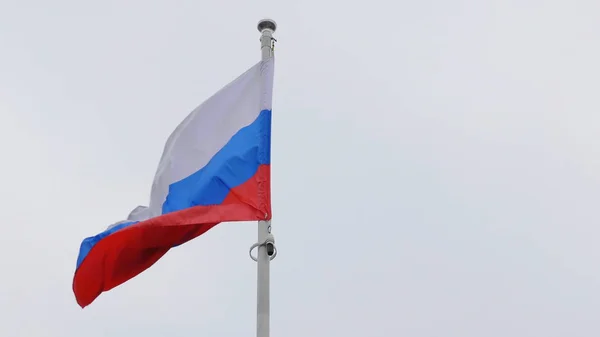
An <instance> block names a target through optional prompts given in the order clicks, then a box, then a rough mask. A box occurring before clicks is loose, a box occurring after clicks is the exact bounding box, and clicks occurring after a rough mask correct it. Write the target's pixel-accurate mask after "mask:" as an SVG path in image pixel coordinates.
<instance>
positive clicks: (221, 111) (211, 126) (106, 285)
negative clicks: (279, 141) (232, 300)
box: [73, 58, 274, 308]
mask: <svg viewBox="0 0 600 337" xmlns="http://www.w3.org/2000/svg"><path fill="white" fill-rule="evenodd" d="M273 68H274V60H273V58H270V59H268V60H266V61H261V62H259V63H258V64H256V65H255V66H253V67H252V68H250V69H249V70H247V71H246V72H245V73H244V74H242V75H241V76H239V77H238V78H237V79H235V80H234V81H233V82H231V83H229V84H228V85H227V86H225V87H224V88H223V89H221V90H220V91H219V92H217V93H216V94H215V95H213V96H212V97H211V98H209V99H208V100H206V101H205V102H204V103H203V104H202V105H200V106H199V107H198V108H196V109H195V110H194V111H192V112H191V113H190V114H189V115H188V116H187V117H186V118H185V119H184V120H183V122H181V124H179V126H177V128H176V129H175V131H174V132H173V133H172V134H171V135H170V137H169V138H168V140H167V143H166V145H165V148H164V151H163V155H162V157H161V159H160V162H159V165H158V169H157V171H156V175H155V177H154V182H153V184H152V189H151V193H150V203H149V206H148V207H144V206H138V207H137V208H135V209H134V210H133V211H132V212H131V213H130V214H129V216H128V217H127V219H126V220H124V221H121V222H118V223H116V224H114V225H111V226H109V227H108V229H107V230H105V231H104V232H102V233H100V234H97V235H95V236H91V237H88V238H86V239H85V240H83V242H82V243H81V248H80V250H79V257H78V258H77V266H76V270H75V275H74V277H73V292H74V293H75V298H76V300H77V303H78V304H79V305H80V306H81V307H82V308H83V307H85V306H87V305H89V304H91V303H92V302H93V301H94V300H95V299H96V298H97V297H98V296H100V294H101V293H102V292H105V291H108V290H110V289H112V288H114V287H116V286H118V285H120V284H122V283H124V282H126V281H128V280H129V279H131V278H133V277H135V276H136V275H138V274H140V273H141V272H143V271H144V270H146V269H147V268H149V267H150V266H152V265H153V264H154V263H155V262H156V261H158V259H160V258H161V257H162V256H163V255H164V254H165V253H167V252H168V251H169V249H171V248H172V247H175V246H177V245H181V244H183V243H185V242H187V241H189V240H191V239H193V238H195V237H197V236H199V235H201V234H203V233H205V232H206V231H208V230H209V229H211V228H212V227H214V226H215V225H217V224H218V223H220V222H224V221H252V220H269V219H271V197H270V160H271V153H270V148H271V101H272V91H273Z"/></svg>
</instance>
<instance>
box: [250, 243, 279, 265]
mask: <svg viewBox="0 0 600 337" xmlns="http://www.w3.org/2000/svg"><path fill="white" fill-rule="evenodd" d="M269 243H270V244H272V245H273V255H271V256H269V260H270V261H273V259H274V258H275V256H277V247H275V242H273V241H270V240H265V242H263V243H255V244H253V245H252V247H250V250H249V251H248V254H249V255H250V258H251V259H252V260H253V261H254V262H258V259H257V258H256V257H254V256H253V255H252V251H253V250H254V248H258V247H260V246H266V245H267V244H269Z"/></svg>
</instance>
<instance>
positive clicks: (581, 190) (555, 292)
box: [0, 0, 600, 337]
mask: <svg viewBox="0 0 600 337" xmlns="http://www.w3.org/2000/svg"><path fill="white" fill-rule="evenodd" d="M599 15H600V2H598V1H594V0H587V1H585V0H569V1H566V0H565V1H557V0H518V1H517V0H492V1H480V0H470V1H468V0H450V1H448V0H443V1H442V0H424V1H400V2H398V1H391V0H389V1H386V0H371V1H341V0H336V1H328V2H327V1H317V0H305V1H281V0H280V1H263V0H261V1H242V0H235V1H216V0H205V1H197V0H189V1H175V0H169V1H167V0H164V1H148V0H145V1H142V0H128V1H116V0H103V1H93V2H92V1H75V0H72V1H67V0H55V1H41V0H38V1H33V0H19V1H17V0H0V154H1V157H0V158H1V162H0V186H2V193H1V194H0V202H1V203H2V208H1V212H0V224H1V225H2V234H1V235H0V322H1V323H0V335H1V336H6V337H12V336H15V337H20V336H24V337H33V336H48V337H54V336H56V337H81V336H85V337H93V336H112V337H119V336H127V337H131V336H144V337H154V336H172V337H178V336H182V337H187V336H210V337H232V336H254V335H255V320H256V316H255V315H256V314H255V310H256V264H255V263H254V262H253V261H251V260H250V258H249V257H248V248H249V247H250V245H252V244H253V243H254V242H255V240H256V224H255V223H226V224H222V225H220V226H217V227H216V228H215V229H213V230H211V231H209V232H208V233H206V234H205V235H202V236H201V237H199V238H197V239H195V240H193V241H191V242H189V243H187V244H185V245H183V246H181V247H178V248H176V249H173V250H172V251H171V252H169V253H168V254H167V255H166V256H165V257H164V258H162V259H161V260H160V261H159V262H158V263H157V264H156V265H154V266H153V267H152V268H150V269H149V270H147V271H146V272H145V273H143V274H142V275H140V276H138V277H136V278H134V279H133V280H131V281H129V282H127V283H126V284H124V285H122V286H120V287H118V288H116V289H114V290H112V291H110V292H108V293H104V294H103V295H101V296H100V297H99V298H98V299H97V300H96V301H95V302H94V303H93V304H92V305H91V306H89V307H87V308H86V309H84V310H82V309H80V308H79V306H78V305H77V303H76V302H75V298H74V296H73V293H72V290H71V282H72V277H73V272H74V269H75V262H76V258H77V254H78V249H79V244H80V243H81V240H82V239H83V238H85V237H87V236H91V235H95V234H97V233H98V232H100V231H102V230H104V229H105V228H106V227H107V226H108V225H110V224H112V223H114V222H116V221H119V220H122V219H123V218H124V217H126V216H127V214H128V213H129V211H130V210H131V209H132V208H133V207H135V206H137V205H140V204H147V202H148V199H149V191H150V187H151V183H152V179H153V175H154V173H155V170H156V166H157V164H158V160H159V158H160V155H161V152H162V149H163V145H164V142H165V141H166V139H167V137H168V135H169V134H170V133H171V132H172V131H173V129H174V128H175V127H176V126H177V124H178V123H179V122H180V121H181V120H182V119H183V118H184V117H185V116H186V115H187V114H188V113H189V112H190V111H191V110H192V109H193V108H194V107H196V106H197V105H199V104H200V103H202V101H204V100H205V99H206V98H208V97H209V96H211V95H212V94H213V93H214V92H216V91H217V90H218V89H220V88H221V87H222V86H224V85H225V84H227V83H228V82H229V81H231V80H232V79H234V78H235V77H237V76H238V75H240V74H241V73H242V72H244V71H245V70H246V69H247V68H249V67H250V66H252V65H253V64H255V63H256V62H257V61H258V60H259V59H260V51H259V47H260V45H259V41H258V40H259V33H258V31H257V30H256V28H255V26H256V23H257V21H258V20H259V19H261V18H263V17H265V16H267V17H272V18H274V19H275V20H276V21H277V23H278V24H279V29H278V31H277V32H276V34H275V37H276V38H277V39H278V40H279V42H278V43H277V47H276V55H277V57H276V65H275V88H274V102H273V109H274V111H273V144H272V147H273V148H272V163H273V164H272V165H273V166H272V167H273V169H272V174H273V177H272V179H273V182H272V185H273V211H274V215H273V230H274V234H275V237H276V240H277V246H278V249H279V255H278V257H277V259H276V260H275V261H274V262H273V263H272V266H271V270H272V300H271V309H272V317H271V335H272V336H273V337H277V336H285V337H306V336H323V337H330V336H343V337H364V336H369V337H379V336H381V337H390V336H410V337H506V336H516V337H523V336H532V337H539V336H544V337H554V336H557V337H577V336H586V337H587V336H598V335H600V318H599V317H600V288H599V286H600V269H599V264H598V261H599V258H600V245H599V244H598V240H599V239H600V220H599V217H598V214H599V211H600V205H599V203H600V102H599V98H598V97H599V92H600V83H599V78H600V65H599V63H598V60H600V45H599V41H600V23H599V21H598V16H599Z"/></svg>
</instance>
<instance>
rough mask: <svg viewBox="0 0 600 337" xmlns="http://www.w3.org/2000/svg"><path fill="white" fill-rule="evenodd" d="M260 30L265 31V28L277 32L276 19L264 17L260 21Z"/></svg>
mask: <svg viewBox="0 0 600 337" xmlns="http://www.w3.org/2000/svg"><path fill="white" fill-rule="evenodd" d="M257 28H258V31H259V32H261V33H262V32H263V31H265V30H267V29H268V30H270V31H271V32H275V30H276V29H277V24H276V23H275V20H272V19H262V20H260V21H259V22H258V26H257Z"/></svg>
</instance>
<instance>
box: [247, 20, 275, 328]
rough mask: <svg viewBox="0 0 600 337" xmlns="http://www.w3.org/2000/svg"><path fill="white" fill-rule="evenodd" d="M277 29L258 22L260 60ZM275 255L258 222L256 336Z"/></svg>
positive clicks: (265, 317)
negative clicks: (271, 263)
mask: <svg viewBox="0 0 600 337" xmlns="http://www.w3.org/2000/svg"><path fill="white" fill-rule="evenodd" d="M276 29H277V24H276V23H275V21H273V20H270V19H265V20H260V21H259V22H258V31H259V32H260V33H261V37H260V48H261V54H262V60H263V61H265V60H268V59H269V58H270V57H272V56H273V43H274V41H275V39H274V38H273V33H274V32H275V30H276ZM255 247H258V253H257V256H256V259H255V258H254V257H253V256H252V249H254V248H255ZM276 255H277V249H276V248H275V239H274V238H273V234H271V221H270V220H269V221H259V222H258V243H256V244H255V245H254V246H252V248H250V257H252V259H253V260H256V262H257V301H256V313H257V316H256V336H257V337H269V319H270V298H269V288H270V285H269V283H270V280H269V276H270V271H269V264H270V262H271V260H272V259H274V258H275V256H276Z"/></svg>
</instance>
